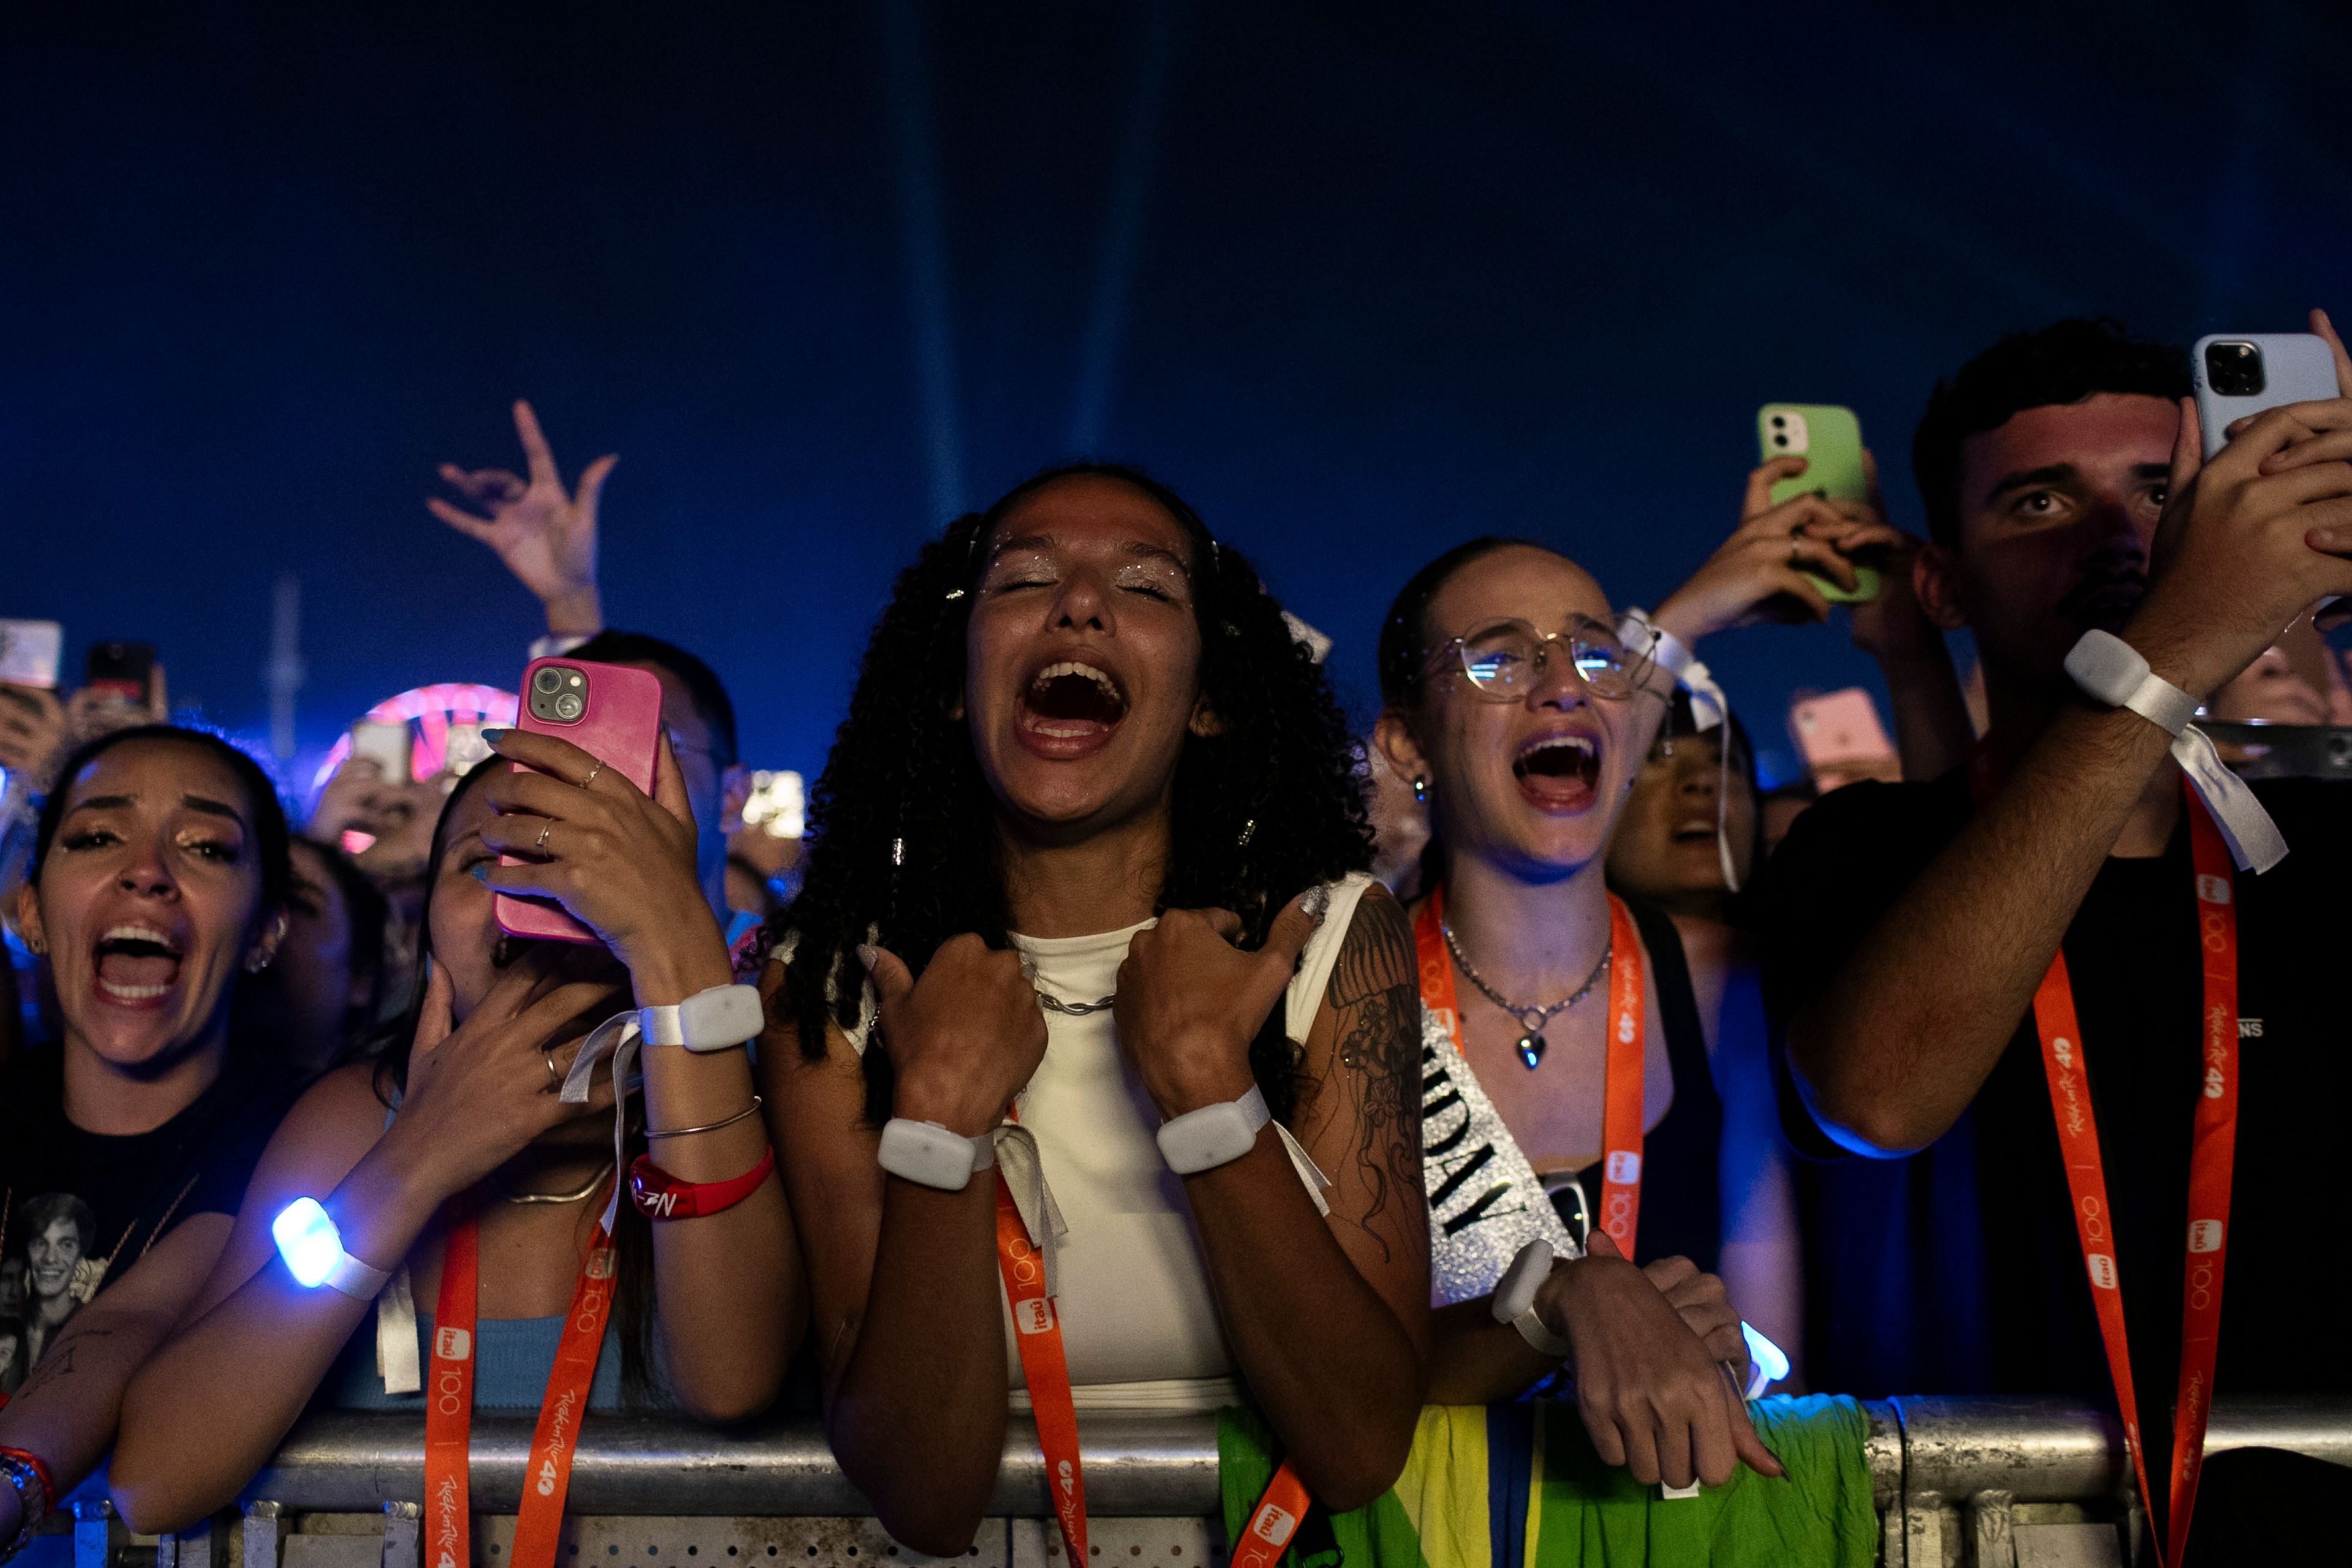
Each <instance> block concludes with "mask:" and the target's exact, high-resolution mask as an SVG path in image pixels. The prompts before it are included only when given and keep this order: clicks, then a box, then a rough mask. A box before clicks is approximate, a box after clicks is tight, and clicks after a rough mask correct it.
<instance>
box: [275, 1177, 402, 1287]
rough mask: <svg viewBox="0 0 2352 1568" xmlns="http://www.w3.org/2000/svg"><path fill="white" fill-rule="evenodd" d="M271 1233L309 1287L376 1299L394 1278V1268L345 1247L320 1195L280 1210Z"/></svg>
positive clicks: (281, 1253) (282, 1254)
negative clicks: (355, 1254) (365, 1260)
mask: <svg viewBox="0 0 2352 1568" xmlns="http://www.w3.org/2000/svg"><path fill="white" fill-rule="evenodd" d="M269 1235H270V1237H271V1238H272V1239H273V1240H275V1241H276V1242H277V1243H278V1256H279V1257H281V1258H285V1259H286V1268H287V1271H288V1272H289V1273H290V1274H292V1275H293V1276H294V1282H295V1283H296V1284H298V1285H300V1286H302V1287H303V1288H304V1289H310V1290H315V1289H318V1288H319V1287H320V1286H321V1285H324V1286H326V1287H327V1288H328V1289H331V1290H336V1291H340V1292H341V1294H343V1295H346V1296H349V1297H350V1298H351V1299H352V1300H354V1301H373V1300H375V1299H376V1295H377V1293H378V1292H379V1291H381V1290H382V1289H383V1288H384V1285H385V1283H386V1281H388V1280H390V1279H391V1278H392V1270H391V1269H389V1268H372V1267H371V1266H369V1265H367V1264H365V1263H362V1262H361V1261H360V1260H359V1259H358V1258H353V1257H352V1255H351V1254H350V1253H348V1252H345V1251H344V1250H343V1236H342V1232H341V1231H339V1230H337V1229H336V1228H335V1222H334V1221H333V1220H332V1219H330V1218H329V1217H328V1216H327V1211H326V1210H325V1209H323V1208H321V1207H320V1205H319V1200H318V1199H316V1198H296V1199H295V1200H294V1201H293V1202H292V1203H290V1204H288V1205H286V1206H285V1207H284V1208H282V1209H279V1210H278V1217H277V1218H276V1219H274V1220H272V1221H270V1222H269Z"/></svg>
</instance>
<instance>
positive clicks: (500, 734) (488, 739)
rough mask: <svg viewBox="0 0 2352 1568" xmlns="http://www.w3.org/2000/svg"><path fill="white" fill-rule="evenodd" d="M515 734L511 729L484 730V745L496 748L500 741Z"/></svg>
mask: <svg viewBox="0 0 2352 1568" xmlns="http://www.w3.org/2000/svg"><path fill="white" fill-rule="evenodd" d="M513 733H514V731H513V730H512V729H511V728H503V729H492V730H484V731H482V743H483V744H484V745H488V746H495V745H497V744H498V743H499V742H500V741H503V740H505V739H506V738H507V737H508V736H509V735H511V734H513Z"/></svg>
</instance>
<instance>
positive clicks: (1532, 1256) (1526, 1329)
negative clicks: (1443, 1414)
mask: <svg viewBox="0 0 2352 1568" xmlns="http://www.w3.org/2000/svg"><path fill="white" fill-rule="evenodd" d="M1551 1259H1552V1251H1551V1243H1550V1242H1549V1241H1546V1240H1545V1239H1544V1238H1543V1237H1536V1238H1535V1239H1534V1240H1533V1241H1530V1242H1528V1244H1527V1245H1526V1246H1525V1247H1521V1248H1519V1255H1518V1256H1517V1258H1512V1259H1511V1266H1510V1267H1509V1268H1506V1269H1504V1270H1503V1278H1502V1279H1500V1280H1498V1281H1496V1285H1495V1294H1494V1296H1493V1298H1492V1301H1493V1305H1494V1310H1495V1321H1496V1322H1498V1323H1508V1324H1510V1325H1511V1327H1513V1328H1515V1329H1517V1330H1518V1331H1519V1338H1521V1339H1523V1340H1525V1341H1527V1342H1528V1349H1529V1350H1531V1351H1533V1352H1536V1354H1538V1355H1539V1356H1542V1357H1544V1358H1546V1359H1547V1360H1549V1361H1565V1360H1567V1359H1568V1352H1569V1343H1568V1342H1567V1341H1566V1340H1564V1339H1561V1338H1560V1337H1559V1335H1558V1334H1555V1333H1553V1332H1552V1331H1550V1330H1549V1329H1548V1328H1546V1327H1544V1321H1543V1320H1542V1319H1541V1318H1539V1317H1538V1316H1536V1292H1537V1291H1538V1290H1539V1289H1542V1288H1543V1282H1544V1281H1545V1280H1546V1279H1549V1278H1550V1277H1551Z"/></svg>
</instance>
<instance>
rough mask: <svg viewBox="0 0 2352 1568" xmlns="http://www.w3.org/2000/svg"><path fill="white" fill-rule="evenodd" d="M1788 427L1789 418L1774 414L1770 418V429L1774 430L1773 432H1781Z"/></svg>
mask: <svg viewBox="0 0 2352 1568" xmlns="http://www.w3.org/2000/svg"><path fill="white" fill-rule="evenodd" d="M1788 425H1789V416H1787V415H1785V414H1775V415H1774V416H1772V428H1773V429H1775V430H1783V429H1786V428H1787V427H1788Z"/></svg>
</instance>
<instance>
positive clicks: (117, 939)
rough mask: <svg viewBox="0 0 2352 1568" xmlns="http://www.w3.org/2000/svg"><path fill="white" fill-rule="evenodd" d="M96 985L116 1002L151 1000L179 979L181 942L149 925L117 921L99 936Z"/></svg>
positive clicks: (168, 991) (167, 989)
mask: <svg viewBox="0 0 2352 1568" xmlns="http://www.w3.org/2000/svg"><path fill="white" fill-rule="evenodd" d="M95 956H96V957H97V960H98V963H97V973H98V989H99V991H100V993H101V994H104V995H106V996H108V997H110V998H111V999H112V1000H114V1001H117V1002H127V1003H132V1004H138V1003H142V1002H154V1001H157V1000H160V999H161V998H163V996H166V995H168V994H170V993H171V990H172V987H173V985H175V984H178V983H179V979H180V946H179V943H177V942H174V941H173V940H172V939H171V938H170V937H168V936H166V935H164V934H163V932H162V931H157V930H156V929H155V928H154V927H152V926H143V925H119V926H114V927H112V928H110V930H109V931H107V932H106V934H105V935H103V936H101V937H100V938H99V939H98V946H97V949H96V953H95Z"/></svg>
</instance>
